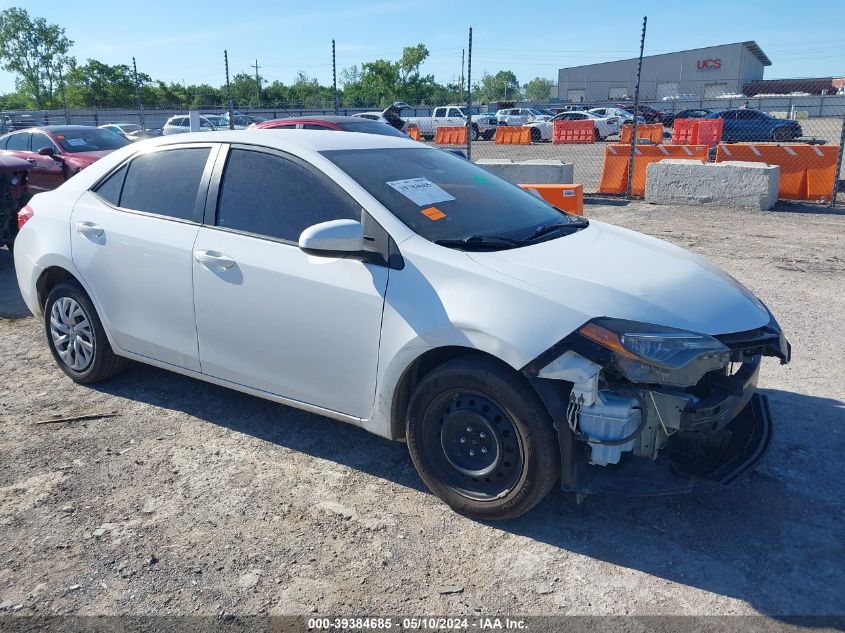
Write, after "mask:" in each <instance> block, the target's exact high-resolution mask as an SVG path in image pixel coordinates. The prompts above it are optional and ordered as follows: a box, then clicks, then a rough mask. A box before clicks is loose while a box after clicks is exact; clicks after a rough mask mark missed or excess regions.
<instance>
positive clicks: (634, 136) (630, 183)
mask: <svg viewBox="0 0 845 633" xmlns="http://www.w3.org/2000/svg"><path fill="white" fill-rule="evenodd" d="M647 23H648V16H643V32H642V34H641V35H640V60H639V62H638V63H637V85H636V87H635V88H634V120H633V122H632V124H631V155H630V157H629V158H628V189H627V191H628V198H630V197H631V188H632V186H633V182H634V155H635V154H636V152H637V119H639V118H640V75H641V74H642V70H643V49H644V48H645V27H646V24H647Z"/></svg>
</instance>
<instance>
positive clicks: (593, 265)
mask: <svg viewBox="0 0 845 633" xmlns="http://www.w3.org/2000/svg"><path fill="white" fill-rule="evenodd" d="M467 255H468V256H469V257H471V258H472V259H473V260H474V261H475V262H477V263H478V264H480V265H482V266H484V267H486V268H489V269H492V270H495V271H497V272H498V273H501V274H503V275H506V276H508V277H511V278H516V279H518V280H519V281H520V282H522V283H524V284H525V286H526V289H528V290H534V291H535V292H537V293H538V294H541V295H543V296H545V297H546V298H548V299H552V300H554V301H556V302H557V303H559V304H561V306H562V307H565V308H566V309H567V310H572V311H576V312H580V313H582V314H583V315H585V316H586V317H587V318H595V317H600V316H607V317H616V318H621V319H629V320H632V321H641V322H645V323H653V324H657V325H664V326H667V327H675V328H679V329H685V330H691V331H694V332H700V333H704V334H728V333H733V332H743V331H746V330H752V329H754V328H757V327H760V326H763V325H765V324H767V323H768V322H769V319H770V316H769V314H768V311H767V310H766V308H765V306H764V305H763V304H762V303H761V302H760V301H759V300H758V299H757V298H756V297H754V296H753V295H752V294H751V293H750V292H749V291H748V290H746V289H745V288H744V287H743V286H742V285H741V284H740V283H739V282H737V281H736V280H735V279H733V278H732V277H730V276H729V275H728V274H727V273H724V272H722V271H721V270H719V269H718V268H716V267H715V266H713V265H712V264H711V263H710V262H708V261H707V260H706V259H704V258H703V257H700V256H698V255H696V254H694V253H691V252H689V251H687V250H685V249H683V248H680V247H677V246H674V245H672V244H669V243H668V242H664V241H662V240H658V239H656V238H653V237H649V236H647V235H642V234H640V233H636V232H634V231H629V230H627V229H623V228H619V227H615V226H612V225H609V224H605V223H603V222H596V221H592V220H591V221H590V226H589V227H588V228H586V229H583V230H581V231H578V232H577V233H575V234H573V235H569V236H565V237H560V238H557V239H553V240H549V241H546V242H541V243H539V244H536V245H534V246H529V247H524V248H516V249H512V250H503V251H497V252H470V253H467ZM585 320H587V319H585Z"/></svg>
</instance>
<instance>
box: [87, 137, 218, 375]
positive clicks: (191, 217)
mask: <svg viewBox="0 0 845 633" xmlns="http://www.w3.org/2000/svg"><path fill="white" fill-rule="evenodd" d="M218 150H219V145H217V144H213V143H196V144H180V145H175V146H170V147H168V146H164V147H161V148H158V149H156V150H154V151H151V152H146V153H142V154H140V155H137V156H135V157H134V158H132V159H131V160H130V161H128V162H127V163H125V164H124V165H123V166H121V167H120V168H119V169H118V170H117V171H114V172H112V173H111V174H110V175H109V176H108V177H107V178H106V179H104V180H103V181H101V182H100V183H98V185H97V186H96V187H94V188H93V189H92V190H91V191H88V192H86V193H85V194H83V195H82V197H81V198H80V199H79V201H78V202H77V204H76V206H75V207H74V210H73V214H72V216H71V248H72V253H73V262H74V264H76V267H77V268H78V269H79V271H80V273H81V274H82V277H83V279H84V280H85V282H86V283H87V284H88V286H89V287H90V288H91V289H92V291H93V294H94V297H95V301H96V302H97V304H98V305H97V308H98V311H99V312H100V315H101V316H102V318H103V320H104V321H105V322H106V324H107V329H108V330H109V332H110V333H111V334H112V337H113V338H114V341H115V342H116V343H117V345H118V346H120V347H121V348H122V349H124V350H126V351H128V352H132V353H135V354H139V355H141V356H145V357H147V358H151V359H154V360H157V361H161V362H163V363H167V364H170V365H175V366H176V367H181V368H184V369H190V370H193V371H199V369H200V366H199V354H198V351H197V336H196V324H195V321H194V299H193V283H192V279H191V277H192V274H193V259H192V247H193V245H194V241H195V239H196V237H197V232H198V230H199V225H200V224H199V223H200V221H201V218H202V211H203V206H204V204H205V197H206V192H207V190H208V181H209V178H210V175H211V168H212V166H213V160H214V157H215V156H216V153H217V151H218Z"/></svg>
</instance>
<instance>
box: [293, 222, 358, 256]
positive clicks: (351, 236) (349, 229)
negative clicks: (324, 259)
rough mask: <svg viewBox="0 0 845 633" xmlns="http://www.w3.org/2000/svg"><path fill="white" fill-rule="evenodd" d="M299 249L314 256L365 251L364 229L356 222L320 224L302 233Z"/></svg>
mask: <svg viewBox="0 0 845 633" xmlns="http://www.w3.org/2000/svg"><path fill="white" fill-rule="evenodd" d="M299 248H301V249H302V250H303V251H305V252H306V253H309V254H312V255H325V256H332V255H338V254H341V253H357V252H360V251H362V250H364V227H363V226H362V225H361V223H360V222H357V221H355V220H331V221H329V222H320V224H315V225H313V226H309V227H308V228H307V229H305V230H304V231H303V232H302V234H301V235H300V236H299Z"/></svg>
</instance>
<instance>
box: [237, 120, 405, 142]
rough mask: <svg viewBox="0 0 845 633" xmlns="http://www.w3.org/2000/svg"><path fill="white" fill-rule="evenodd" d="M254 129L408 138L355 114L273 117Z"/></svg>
mask: <svg viewBox="0 0 845 633" xmlns="http://www.w3.org/2000/svg"><path fill="white" fill-rule="evenodd" d="M250 128H251V129H254V130H270V129H274V130H277V129H287V130H292V129H301V130H338V131H341V132H364V133H365V134H381V135H382V136H398V137H401V138H408V137H407V135H406V134H404V133H403V132H400V131H399V130H397V129H396V128H394V127H393V126H390V125H388V124H387V123H382V122H380V121H372V120H370V119H364V118H361V117H354V116H304V117H292V118H290V119H273V120H271V121H263V122H261V123H256V124H255V125H252V126H250Z"/></svg>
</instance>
